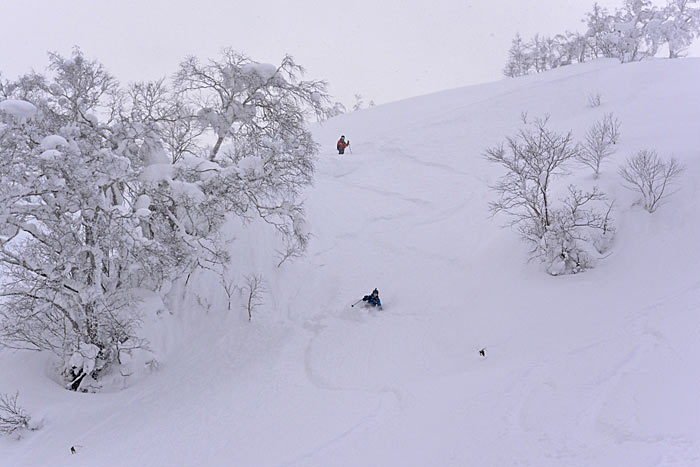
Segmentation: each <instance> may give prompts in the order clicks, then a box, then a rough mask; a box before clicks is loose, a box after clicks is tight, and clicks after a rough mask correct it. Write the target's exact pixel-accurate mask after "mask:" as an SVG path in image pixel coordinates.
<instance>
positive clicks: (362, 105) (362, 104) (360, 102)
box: [352, 94, 365, 112]
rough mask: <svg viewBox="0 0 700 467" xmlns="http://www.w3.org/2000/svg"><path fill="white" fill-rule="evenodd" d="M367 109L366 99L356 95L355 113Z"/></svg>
mask: <svg viewBox="0 0 700 467" xmlns="http://www.w3.org/2000/svg"><path fill="white" fill-rule="evenodd" d="M364 108H365V99H364V97H362V94H355V103H354V104H353V106H352V110H353V112H356V111H358V110H362V109H364Z"/></svg>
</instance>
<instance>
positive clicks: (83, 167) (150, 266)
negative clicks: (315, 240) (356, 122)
mask: <svg viewBox="0 0 700 467" xmlns="http://www.w3.org/2000/svg"><path fill="white" fill-rule="evenodd" d="M50 62H51V64H50V76H49V77H46V76H43V75H40V74H36V73H32V74H29V75H26V76H24V77H21V78H20V79H18V80H17V81H15V82H4V83H3V85H2V89H1V90H0V93H2V95H3V96H4V98H3V100H1V101H0V267H1V268H2V273H3V276H4V279H5V280H4V281H3V283H2V285H0V287H1V288H0V297H1V298H0V342H1V343H2V344H3V345H5V346H8V347H14V348H28V349H35V350H40V349H47V350H51V351H53V352H55V353H56V354H58V355H60V356H61V357H63V359H64V363H65V374H66V376H67V379H68V383H69V386H70V387H71V388H73V389H81V390H82V389H85V388H86V387H87V386H89V385H90V384H92V382H93V380H94V379H97V378H99V377H100V375H101V374H103V373H104V372H106V371H108V369H109V367H110V365H111V364H113V363H118V362H119V360H120V355H121V354H122V353H123V352H125V351H126V352H128V351H131V350H133V349H135V348H140V347H143V346H145V345H146V343H145V342H144V341H143V340H142V339H139V337H138V332H137V331H138V326H139V316H138V315H137V314H135V312H134V310H135V309H136V307H135V306H134V305H135V302H136V298H135V293H134V292H135V290H136V289H137V288H146V289H150V290H154V291H157V290H159V289H160V288H161V286H162V285H163V284H167V283H169V282H171V281H172V280H174V279H176V278H178V277H181V276H183V275H186V274H189V273H191V272H192V271H193V270H195V269H197V268H222V267H223V266H224V265H225V264H226V263H227V262H228V261H229V258H228V256H227V254H226V252H225V249H224V244H223V242H222V241H221V238H220V237H221V226H222V225H223V224H224V222H225V220H226V218H227V216H230V215H237V216H240V217H242V218H244V219H251V218H254V217H257V218H262V219H263V220H265V221H266V222H269V223H270V224H273V225H274V226H275V227H276V228H277V230H278V231H279V232H281V234H282V237H283V239H284V242H285V248H286V251H283V252H281V254H282V255H283V256H284V258H290V257H294V256H298V255H299V254H300V253H301V252H302V251H303V249H304V247H305V245H306V242H307V240H308V238H309V233H308V231H307V228H306V226H305V222H304V217H303V206H302V203H301V201H300V200H299V199H298V198H299V193H300V191H301V189H302V188H303V187H305V186H306V185H308V184H309V183H310V182H311V179H312V176H313V160H312V157H313V155H314V153H315V151H316V145H315V143H314V142H313V140H312V138H311V134H310V133H309V132H308V130H307V129H306V126H305V123H306V116H307V109H308V110H310V111H315V112H317V114H320V113H322V112H323V111H325V107H324V106H325V103H326V102H327V96H326V94H325V84H324V83H323V82H318V81H302V80H299V79H298V77H299V75H300V73H302V71H303V70H302V68H301V67H299V66H298V65H297V64H296V63H295V62H294V61H293V59H292V58H291V57H285V58H284V59H283V60H282V63H281V64H280V65H279V66H274V65H268V64H261V63H257V62H255V61H253V60H251V59H249V58H247V57H245V56H242V55H239V54H236V53H234V52H232V51H229V50H227V51H225V52H224V54H223V56H222V58H221V59H220V60H218V61H217V60H212V61H209V62H208V63H206V64H202V63H200V62H199V61H198V60H197V59H195V58H193V57H190V58H187V59H186V60H185V61H184V62H183V63H182V65H181V66H180V69H179V71H178V73H177V74H176V76H175V79H174V84H173V86H172V87H168V86H166V84H165V83H164V82H163V81H159V82H155V83H139V84H136V85H134V86H132V87H131V88H130V89H129V90H128V92H125V91H124V90H123V89H121V88H120V86H119V84H118V83H117V82H116V80H115V79H114V78H113V77H112V76H111V75H109V73H107V72H106V71H105V69H104V68H103V66H102V65H100V64H99V63H97V62H96V61H92V60H88V59H86V58H85V57H84V56H83V54H82V53H81V52H80V51H79V50H77V49H76V50H75V51H74V52H73V55H72V56H71V57H70V58H65V57H62V56H60V55H57V54H50ZM209 142H213V145H211V144H208V143H209Z"/></svg>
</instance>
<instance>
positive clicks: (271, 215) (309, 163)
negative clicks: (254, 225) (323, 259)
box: [163, 49, 328, 257]
mask: <svg viewBox="0 0 700 467" xmlns="http://www.w3.org/2000/svg"><path fill="white" fill-rule="evenodd" d="M303 72H304V70H303V68H302V67H301V66H299V65H297V64H296V62H295V61H294V59H293V58H292V57H290V56H286V57H284V58H283V60H282V62H281V63H280V65H278V66H275V65H271V64H265V63H258V62H255V61H253V60H251V59H250V58H248V57H246V56H245V55H242V54H238V53H236V52H234V51H232V50H230V49H227V50H225V51H224V52H223V54H222V56H221V57H220V58H219V59H218V60H209V61H208V62H207V63H201V62H200V61H199V60H198V59H197V58H195V57H188V58H187V59H186V60H185V61H183V62H182V63H181V65H180V68H179V70H178V72H177V73H176V75H175V78H174V89H175V92H176V95H177V96H178V98H180V99H182V101H183V102H184V105H185V106H187V108H190V109H192V110H193V111H194V112H195V114H194V115H196V117H197V119H198V122H199V125H200V126H201V127H202V128H205V129H207V130H209V131H210V132H211V133H213V137H214V140H215V142H214V145H213V146H211V147H207V148H205V146H204V144H203V143H204V141H203V140H201V141H200V155H202V156H203V155H204V154H205V153H206V158H203V157H194V158H187V160H186V161H185V162H184V163H183V164H182V167H181V168H179V169H178V176H179V177H180V178H182V179H183V180H184V181H186V182H189V183H195V184H196V185H197V189H198V190H201V192H202V193H203V196H204V199H205V200H206V202H198V203H196V205H195V204H194V203H193V204H192V205H191V206H189V209H188V211H189V212H192V210H198V211H199V212H198V213H197V214H196V218H199V219H201V220H202V221H201V222H199V223H200V224H201V225H202V226H204V227H205V228H207V229H211V228H212V227H215V226H216V225H218V224H219V223H220V222H222V221H223V214H224V213H234V214H236V215H238V216H241V217H244V218H250V217H253V216H257V217H259V218H262V219H263V220H265V221H266V222H268V223H270V224H272V225H274V226H275V227H276V228H277V229H278V231H280V232H281V233H282V235H283V236H284V238H285V241H286V243H287V246H286V247H285V248H286V251H285V252H283V253H282V254H283V255H285V257H291V256H294V255H293V254H291V253H292V252H298V251H303V249H304V248H305V246H306V242H307V240H308V232H307V229H306V226H305V221H304V217H303V207H302V203H301V201H300V200H299V199H298V198H299V194H300V192H301V190H302V188H304V187H305V186H306V185H308V184H309V183H311V180H312V176H313V156H314V154H315V153H316V151H317V147H316V144H315V143H314V141H313V139H312V137H311V133H310V132H309V131H308V130H307V128H306V120H307V112H308V111H311V112H314V113H315V114H316V115H317V116H319V117H321V116H322V115H323V114H324V112H326V111H327V109H326V104H327V102H328V96H327V94H326V84H325V83H324V82H322V81H314V80H310V81H305V80H301V79H300V76H301V75H302V74H303ZM163 196H165V197H166V198H167V196H168V195H167V194H165V195H163ZM213 213H216V214H215V215H212V214H213ZM205 219H206V221H204V220H205Z"/></svg>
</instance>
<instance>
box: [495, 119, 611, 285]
mask: <svg viewBox="0 0 700 467" xmlns="http://www.w3.org/2000/svg"><path fill="white" fill-rule="evenodd" d="M579 153H580V146H579V145H578V144H576V143H575V142H574V141H573V139H572V137H571V133H567V134H558V133H556V132H553V131H551V130H549V129H548V128H547V119H538V120H535V122H534V123H533V125H532V126H531V127H530V128H526V129H524V130H521V131H520V133H519V134H518V135H517V136H515V137H508V138H507V139H506V144H505V146H503V145H502V146H498V147H495V148H491V149H487V150H486V154H485V155H486V158H487V159H488V160H489V161H491V162H494V163H497V164H500V165H502V166H503V167H505V168H506V174H505V175H504V176H503V177H502V178H501V180H500V181H499V182H498V183H497V184H496V185H494V186H493V187H492V188H493V189H494V190H495V191H496V192H497V193H498V194H499V199H498V201H495V202H493V203H491V211H492V212H493V213H494V214H495V213H505V214H507V215H508V216H509V217H510V218H511V219H512V221H511V225H516V226H517V227H518V230H519V232H520V234H521V236H522V238H523V239H525V240H526V241H528V243H530V244H531V245H532V247H533V248H532V257H533V258H539V259H540V260H542V261H543V262H545V264H546V268H547V270H548V272H550V273H551V274H553V275H558V274H570V273H576V272H580V271H582V270H584V269H586V268H589V267H591V266H592V265H593V263H594V259H595V257H596V256H597V254H596V253H595V252H597V253H601V252H602V251H603V250H604V249H605V248H607V246H606V244H607V242H608V241H609V240H607V238H609V237H610V235H609V234H611V233H612V228H611V225H610V215H609V214H610V207H609V206H608V207H607V209H606V214H600V213H599V211H598V210H597V209H596V208H595V205H596V204H601V203H603V202H604V201H605V195H603V194H602V193H601V192H600V191H598V189H596V188H594V189H593V191H591V192H582V191H580V190H578V189H576V188H575V187H573V186H570V187H569V190H568V196H567V197H566V198H565V199H564V200H563V201H562V204H561V205H560V206H559V207H557V206H556V205H555V203H554V200H553V199H552V194H551V191H552V183H553V181H554V179H555V178H557V177H561V176H563V175H564V174H565V172H564V168H565V166H566V164H567V163H568V162H570V161H571V160H572V159H574V158H576V157H578V156H579ZM605 235H607V237H606V238H603V236H605Z"/></svg>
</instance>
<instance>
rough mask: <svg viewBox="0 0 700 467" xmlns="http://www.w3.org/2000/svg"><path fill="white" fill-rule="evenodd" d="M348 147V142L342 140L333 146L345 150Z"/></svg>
mask: <svg viewBox="0 0 700 467" xmlns="http://www.w3.org/2000/svg"><path fill="white" fill-rule="evenodd" d="M348 146H350V142H348V141H345V140H344V139H339V140H338V144H336V145H335V147H336V148H338V149H345V148H347V147H348Z"/></svg>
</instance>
